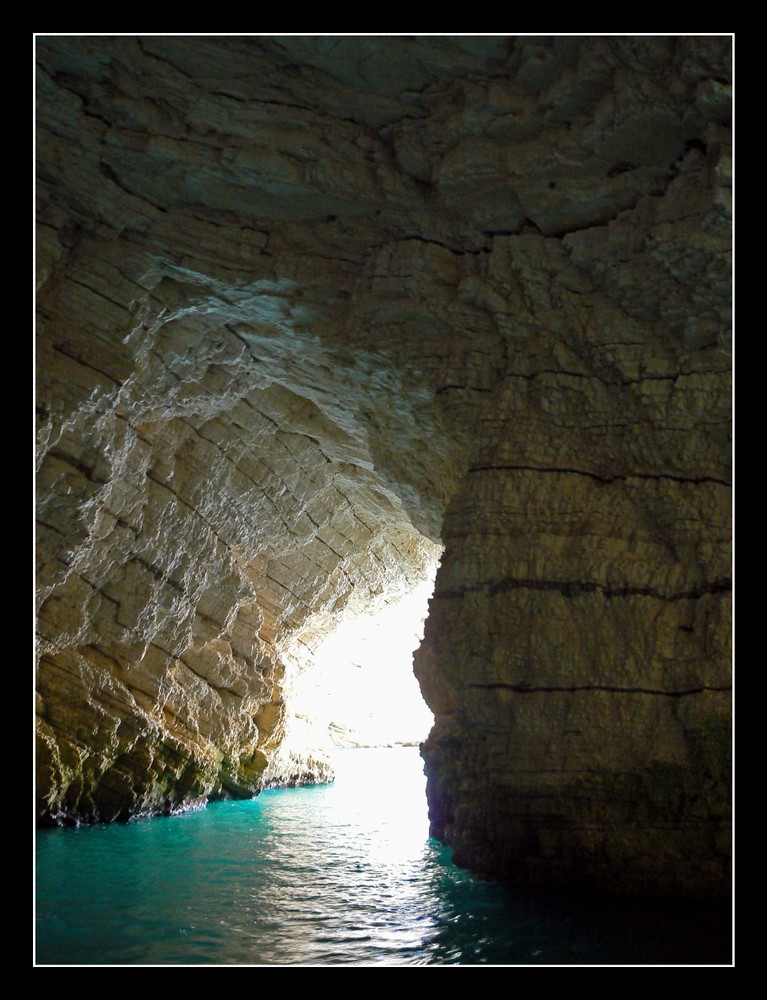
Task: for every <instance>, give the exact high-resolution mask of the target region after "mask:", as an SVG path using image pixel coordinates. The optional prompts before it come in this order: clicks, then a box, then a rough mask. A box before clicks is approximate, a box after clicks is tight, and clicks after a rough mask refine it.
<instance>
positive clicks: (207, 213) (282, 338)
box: [37, 36, 731, 895]
mask: <svg viewBox="0 0 767 1000" xmlns="http://www.w3.org/2000/svg"><path fill="white" fill-rule="evenodd" d="M730 60H731V54H730V40H729V38H728V37H726V36H724V37H716V36H705V37H681V36H675V37H668V38H665V37H659V36H653V37H628V36H623V37H588V36H581V37H566V38H557V37H551V36H544V37H528V38H525V37H522V38H506V37H500V36H499V37H491V38H485V37H473V38H461V37H434V38H429V37H415V38H409V37H381V38H369V39H368V38H330V37H261V36H259V37H255V36H254V37H247V38H246V37H236V38H234V37H233V38H226V37H203V38H195V37H191V36H188V37H176V38H174V37H168V36H162V37H149V36H147V37H98V36H88V37H75V36H68V37H67V36H56V37H49V38H45V37H40V38H38V63H39V71H38V90H37V95H38V140H37V153H38V174H37V176H38V212H39V235H38V242H37V263H38V282H39V290H38V309H39V325H38V338H37V370H38V385H37V409H38V418H39V471H38V480H37V485H38V498H39V515H38V524H39V538H38V544H37V556H38V593H39V616H38V628H39V663H40V666H39V675H38V677H39V680H38V692H39V702H38V705H39V716H38V718H39V736H40V739H39V746H40V756H39V763H38V768H37V777H38V782H39V786H40V787H39V792H40V815H41V819H42V820H43V821H44V822H79V821H85V820H102V819H112V818H124V817H127V816H130V815H135V814H137V813H140V814H151V813H154V812H162V811H172V810H174V809H178V808H184V807H189V806H194V805H196V804H199V803H201V802H203V801H205V799H206V798H207V797H209V796H216V795H223V794H232V795H243V794H245V795H247V794H253V793H254V792H257V791H258V790H259V789H260V788H262V787H264V786H265V785H270V784H273V783H275V782H279V781H297V780H303V779H304V778H306V779H308V780H318V779H321V778H325V777H327V776H328V772H327V770H326V769H325V766H324V765H323V764H322V762H321V761H319V760H318V759H316V758H312V759H306V757H304V763H300V762H298V761H297V759H296V757H295V755H293V756H291V753H292V751H290V749H289V747H287V746H286V745H285V744H284V740H283V738H284V734H285V730H286V724H287V721H288V720H289V717H290V706H289V704H287V702H286V692H289V691H290V690H291V687H292V684H293V680H294V678H295V676H296V673H297V672H300V671H302V670H306V669H309V668H310V665H311V660H312V651H313V650H314V649H315V648H316V645H317V643H318V642H319V641H320V639H321V638H322V637H323V636H324V635H327V634H328V632H330V631H331V630H332V629H333V627H334V626H335V624H336V623H337V622H338V621H339V620H340V618H341V616H342V615H343V614H344V613H348V612H350V611H361V610H363V609H366V608H368V607H371V606H372V607H375V606H377V605H378V606H380V605H381V604H382V603H384V602H385V601H386V600H387V599H389V598H390V597H393V596H396V595H397V594H403V593H406V592H408V591H410V590H412V589H413V587H415V585H416V584H417V583H418V582H419V580H420V579H422V577H423V576H424V574H425V567H426V565H427V563H428V562H429V560H430V559H431V558H432V554H433V550H434V546H435V545H438V544H441V545H444V546H445V553H444V557H443V562H442V567H441V569H440V571H439V574H438V578H437V589H436V594H435V597H434V599H433V601H432V603H431V611H430V615H429V619H428V622H427V626H426V637H425V641H424V644H423V646H422V648H421V651H420V652H419V654H418V657H417V662H416V673H417V676H418V677H419V679H420V682H421V685H422V688H423V690H424V692H425V694H426V697H427V700H428V701H429V703H430V706H431V707H432V709H433V710H434V712H435V715H436V720H437V721H436V726H435V729H434V731H433V734H432V736H431V738H430V739H429V741H428V744H427V746H426V749H425V755H426V759H427V768H428V773H429V798H430V807H431V814H432V824H433V830H434V832H435V833H436V834H437V835H438V836H440V837H442V838H443V839H445V840H446V841H447V842H449V843H452V844H453V845H455V847H456V858H457V860H459V861H460V862H461V863H465V864H467V865H470V866H472V867H474V868H476V869H479V870H481V871H483V872H486V873H488V874H491V875H497V876H501V877H504V878H507V879H510V880H518V879H523V880H529V881H533V882H544V883H547V882H548V883H555V884H561V883H571V882H588V883H589V884H592V885H597V886H599V887H601V888H605V889H607V890H608V891H628V892H639V893H641V892H647V893H653V892H655V893H666V894H670V895H711V894H714V895H715V894H719V893H722V892H724V891H726V887H727V874H726V872H727V859H728V853H727V846H726V834H727V829H728V812H729V792H728V790H727V782H728V777H729V763H728V750H729V738H728V735H729V687H730V678H729V667H730V654H729V650H728V639H729V618H728V608H727V606H728V600H729V590H730V555H729V548H728V546H729V534H730V532H729V528H730V506H729V482H730V475H729V473H730V455H729V427H730V408H729V401H730V383H729V371H730V358H729V347H728V335H729V330H730V320H729V300H730V261H729V250H730V225H731V223H730V215H729V212H730V184H731V177H730V174H731V160H730V152H729V112H730V97H729V90H728V87H729V79H730ZM310 756H311V755H310Z"/></svg>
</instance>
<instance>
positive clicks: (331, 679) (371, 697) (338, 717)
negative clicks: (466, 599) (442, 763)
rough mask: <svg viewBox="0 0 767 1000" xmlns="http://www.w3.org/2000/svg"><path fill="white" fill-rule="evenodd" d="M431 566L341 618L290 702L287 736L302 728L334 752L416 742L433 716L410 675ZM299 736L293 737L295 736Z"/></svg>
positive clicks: (423, 736)
mask: <svg viewBox="0 0 767 1000" xmlns="http://www.w3.org/2000/svg"><path fill="white" fill-rule="evenodd" d="M436 571H437V564H436V562H435V564H434V566H433V569H432V572H431V573H430V576H429V578H428V579H426V580H424V581H423V582H422V583H420V584H419V585H418V586H417V587H416V588H415V589H414V590H413V591H411V593H409V594H408V595H407V596H405V597H404V598H401V599H400V600H397V601H392V602H390V603H387V604H386V605H385V606H384V607H383V608H382V609H381V610H379V611H377V612H376V613H374V614H366V615H360V616H358V617H356V618H350V619H347V620H346V621H343V622H342V623H341V624H340V625H339V627H338V628H337V629H336V630H335V631H334V632H333V633H332V634H331V635H329V636H328V637H327V638H326V639H324V640H323V641H322V642H321V643H320V645H319V646H318V647H317V648H316V650H315V654H314V657H313V663H312V665H311V668H310V669H308V670H306V672H305V673H303V674H302V676H301V677H300V678H299V679H298V680H297V682H296V684H295V687H294V690H293V693H292V695H291V697H290V701H289V704H290V708H291V714H292V716H293V725H292V726H291V729H292V730H293V732H292V734H291V735H292V736H293V738H294V739H295V737H296V736H297V735H298V733H297V732H296V729H298V730H300V729H301V728H302V727H303V726H306V727H307V729H308V730H310V731H311V735H309V732H307V733H306V734H305V738H306V739H307V741H311V742H316V741H318V737H319V738H320V739H319V742H321V743H323V744H324V749H325V750H327V751H329V752H331V755H332V750H333V749H334V748H338V747H355V746H358V747H362V746H364V747H374V746H378V747H381V746H394V745H398V744H399V745H401V744H409V745H413V744H418V743H421V742H422V741H423V740H425V739H426V737H427V736H428V734H429V730H430V729H431V727H432V725H433V724H434V716H433V715H432V713H431V711H430V710H429V708H428V707H427V705H426V703H425V702H424V700H423V697H422V696H421V689H420V687H419V685H418V681H417V680H416V678H415V676H414V674H413V653H414V651H415V650H416V649H417V648H418V646H419V645H420V642H421V639H422V637H423V627H424V624H423V623H424V620H425V618H426V614H427V612H428V602H429V598H430V597H431V596H432V593H433V591H434V577H435V575H436ZM299 739H300V737H299Z"/></svg>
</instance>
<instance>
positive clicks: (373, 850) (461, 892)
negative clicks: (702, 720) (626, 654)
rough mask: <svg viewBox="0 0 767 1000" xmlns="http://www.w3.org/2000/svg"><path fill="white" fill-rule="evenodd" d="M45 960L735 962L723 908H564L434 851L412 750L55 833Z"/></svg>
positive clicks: (41, 957) (45, 840) (44, 876)
mask: <svg viewBox="0 0 767 1000" xmlns="http://www.w3.org/2000/svg"><path fill="white" fill-rule="evenodd" d="M37 853H38V881H37V952H36V954H37V962H38V963H39V964H66V965H83V964H94V965H96V964H97V965H101V964H115V965H123V964H131V965H133V964H136V965H167V964H216V965H225V964H226V965H228V964H242V965H296V964H317V965H366V964H367V965H453V964H464V965H465V964H477V965H484V964H498V965H583V964H596V965H601V964H619V965H621V964H720V963H729V962H730V949H729V945H730V931H729V913H728V912H723V911H722V910H721V909H718V908H714V907H694V906H669V905H659V904H653V905H641V904H636V903H634V904H626V903H616V902H604V901H602V902H595V901H583V900H580V901H578V900H573V899H562V898H557V897H552V896H547V895H542V894H533V895H531V894H530V893H523V892H520V891H517V890H509V889H506V888H504V887H502V886H498V885H493V884H490V883H486V882H482V881H481V880H479V879H477V878H475V877H473V876H472V875H470V874H469V873H468V872H465V871H462V870H461V869H459V868H456V867H455V866H454V865H453V864H452V863H451V861H450V852H449V851H448V850H446V849H445V848H442V847H440V845H439V844H437V843H435V842H434V841H430V840H429V839H428V821H427V818H426V805H425V798H424V777H423V774H422V763H421V760H420V757H419V754H418V751H417V750H416V749H396V750H350V751H344V752H342V753H341V754H340V760H339V765H338V779H337V781H336V783H335V784H334V785H330V786H324V787H316V788H303V789H285V790H281V791H272V792H266V793H264V794H262V795H261V796H259V798H257V799H254V800H252V801H248V802H220V803H216V804H215V805H212V806H209V807H208V808H207V809H205V810H202V811H200V812H196V813H187V814H185V815H183V816H174V817H169V818H162V819H154V820H148V821H142V822H137V823H129V824H124V825H112V826H97V827H83V828H81V829H68V830H44V831H42V832H40V834H39V835H38V840H37Z"/></svg>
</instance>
